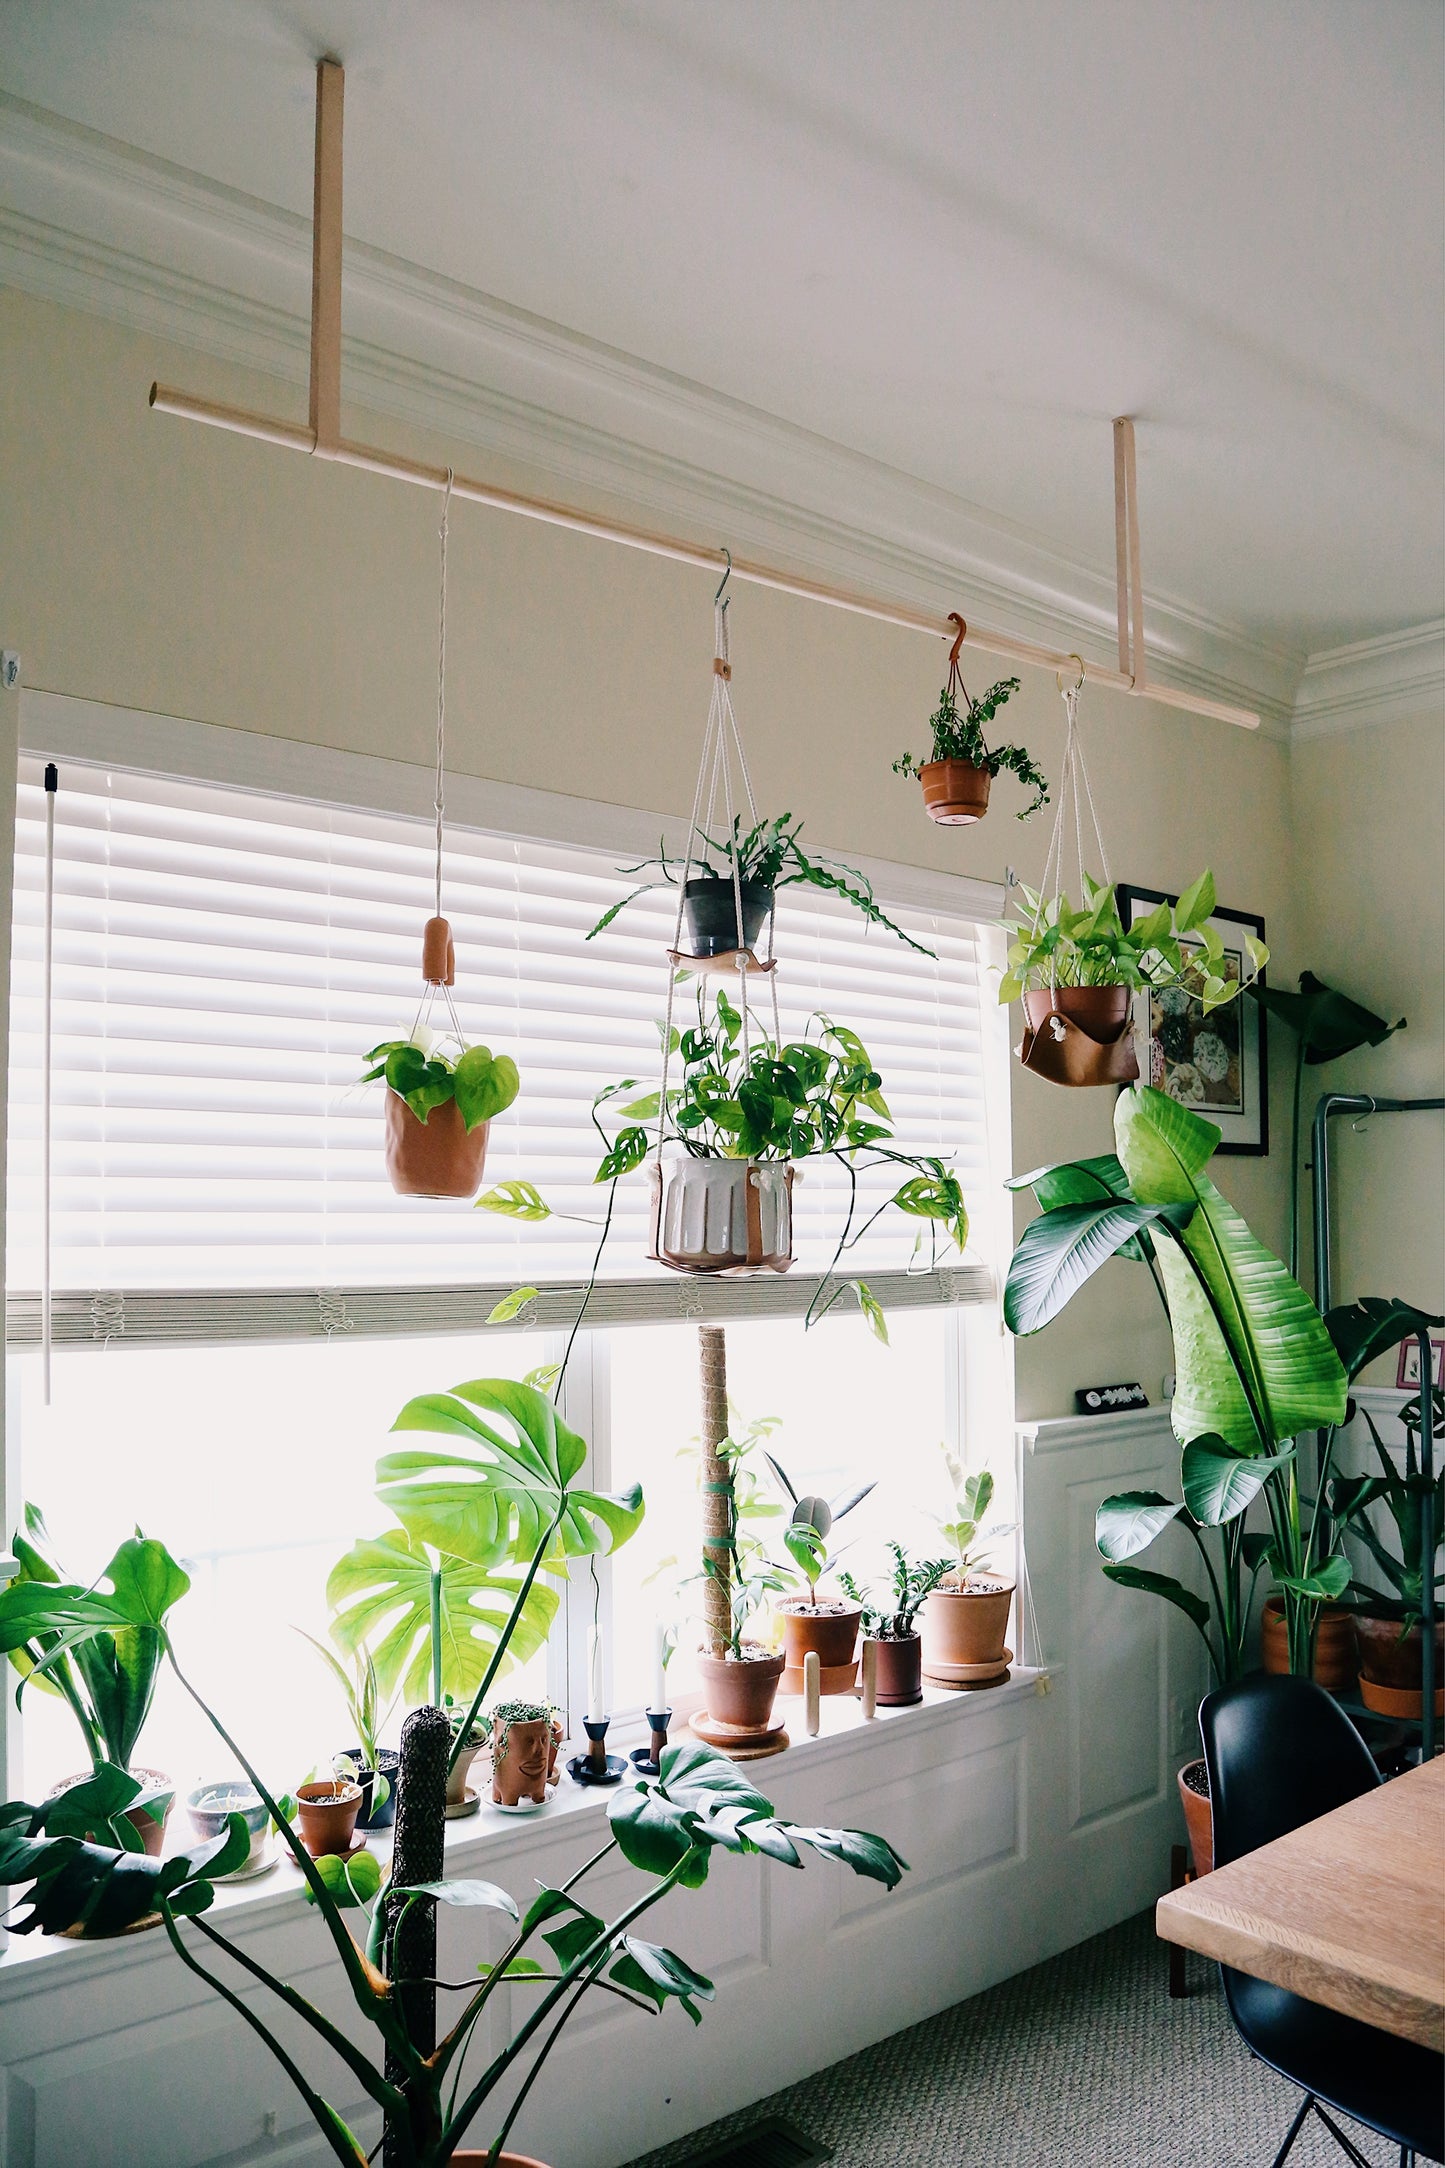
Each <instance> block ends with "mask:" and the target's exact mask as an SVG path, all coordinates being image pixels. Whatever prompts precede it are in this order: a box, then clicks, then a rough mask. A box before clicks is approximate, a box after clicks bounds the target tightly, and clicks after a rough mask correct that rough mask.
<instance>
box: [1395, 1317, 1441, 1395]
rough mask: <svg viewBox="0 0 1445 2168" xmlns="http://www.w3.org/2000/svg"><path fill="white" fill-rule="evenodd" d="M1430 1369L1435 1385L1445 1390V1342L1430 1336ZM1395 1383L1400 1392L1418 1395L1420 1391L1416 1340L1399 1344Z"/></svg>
mask: <svg viewBox="0 0 1445 2168" xmlns="http://www.w3.org/2000/svg"><path fill="white" fill-rule="evenodd" d="M1430 1367H1431V1369H1432V1370H1433V1371H1434V1373H1435V1383H1436V1384H1437V1385H1438V1386H1440V1387H1442V1388H1445V1340H1437V1339H1436V1337H1435V1335H1434V1333H1433V1332H1432V1333H1431V1335H1430ZM1395 1383H1396V1385H1397V1386H1398V1387H1399V1389H1400V1391H1401V1392H1410V1393H1418V1392H1419V1390H1420V1343H1419V1341H1418V1340H1402V1341H1401V1342H1400V1360H1399V1362H1398V1363H1397V1364H1396V1365H1395Z"/></svg>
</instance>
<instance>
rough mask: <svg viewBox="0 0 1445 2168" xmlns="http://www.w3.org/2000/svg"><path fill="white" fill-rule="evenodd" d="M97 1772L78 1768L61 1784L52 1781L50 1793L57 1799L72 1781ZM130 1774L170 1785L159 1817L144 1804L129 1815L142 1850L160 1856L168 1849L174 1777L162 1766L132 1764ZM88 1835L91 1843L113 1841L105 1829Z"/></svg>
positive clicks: (149, 1782)
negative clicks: (156, 1767) (136, 1765)
mask: <svg viewBox="0 0 1445 2168" xmlns="http://www.w3.org/2000/svg"><path fill="white" fill-rule="evenodd" d="M94 1774H95V1771H94V1770H93V1769H77V1770H76V1772H75V1775H74V1776H73V1777H64V1778H62V1779H61V1781H60V1783H59V1784H56V1785H53V1786H52V1788H51V1790H50V1792H49V1794H48V1795H47V1796H48V1797H49V1798H51V1799H57V1798H59V1796H60V1794H61V1793H62V1792H68V1791H69V1790H70V1787H71V1786H72V1784H86V1783H88V1782H89V1781H90V1779H91V1777H92V1776H94ZM130 1774H131V1775H132V1776H133V1777H135V1778H136V1779H137V1780H138V1781H139V1782H140V1783H142V1784H146V1785H157V1786H168V1787H170V1788H171V1796H170V1798H169V1799H168V1800H167V1801H166V1804H165V1811H164V1812H163V1814H162V1815H161V1818H160V1820H159V1821H157V1820H156V1818H155V1816H154V1815H153V1814H148V1813H147V1812H146V1810H145V1808H144V1807H132V1808H131V1810H130V1812H129V1813H128V1814H127V1816H126V1820H127V1821H128V1822H129V1823H130V1825H131V1828H132V1829H136V1830H139V1832H140V1841H141V1849H142V1851H144V1852H146V1853H148V1854H149V1856H150V1857H151V1858H152V1859H159V1858H160V1856H161V1853H162V1852H163V1851H164V1850H165V1843H166V1825H167V1823H168V1822H169V1821H170V1818H171V1809H172V1807H173V1806H174V1805H175V1803H176V1799H175V1790H174V1787H173V1786H171V1780H170V1778H169V1777H168V1776H167V1775H166V1773H165V1771H164V1770H163V1769H140V1768H136V1767H132V1769H131V1772H130ZM86 1836H87V1838H88V1839H89V1840H90V1842H91V1843H92V1844H110V1843H111V1842H112V1841H113V1840H112V1839H111V1838H110V1837H108V1836H106V1835H104V1834H103V1833H102V1832H100V1831H97V1830H93V1829H90V1830H87V1831H86Z"/></svg>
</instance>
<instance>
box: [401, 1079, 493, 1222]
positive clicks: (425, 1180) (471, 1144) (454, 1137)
mask: <svg viewBox="0 0 1445 2168" xmlns="http://www.w3.org/2000/svg"><path fill="white" fill-rule="evenodd" d="M491 1126H492V1125H491V1123H490V1122H478V1124H477V1126H476V1128H475V1129H473V1130H470V1131H469V1130H468V1128H467V1125H466V1123H465V1122H464V1121H463V1120H462V1115H461V1109H460V1107H459V1106H458V1105H457V1103H456V1101H455V1099H448V1100H447V1101H446V1103H445V1105H443V1106H439V1107H433V1108H432V1110H431V1112H430V1113H429V1114H428V1116H427V1118H426V1120H425V1121H424V1122H423V1121H419V1120H418V1119H417V1117H416V1115H415V1114H413V1113H412V1111H411V1108H410V1107H409V1106H408V1105H407V1103H406V1101H405V1100H404V1099H403V1098H402V1097H401V1096H400V1094H399V1093H397V1092H394V1091H388V1092H387V1095H386V1171H387V1174H388V1175H389V1176H390V1178H391V1186H392V1188H393V1189H394V1190H395V1191H396V1193H397V1195H398V1196H399V1197H475V1195H476V1194H477V1191H478V1190H479V1189H480V1188H481V1186H482V1171H483V1169H484V1168H485V1166H486V1163H487V1135H488V1132H489V1131H490V1129H491Z"/></svg>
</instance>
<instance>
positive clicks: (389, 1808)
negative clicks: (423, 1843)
mask: <svg viewBox="0 0 1445 2168" xmlns="http://www.w3.org/2000/svg"><path fill="white" fill-rule="evenodd" d="M296 1630H297V1632H298V1633H300V1634H301V1638H302V1640H303V1641H309V1642H310V1644H311V1646H312V1648H313V1649H315V1651H316V1653H317V1655H318V1656H319V1657H320V1658H321V1661H322V1662H323V1663H324V1664H325V1666H326V1668H327V1670H328V1671H329V1672H330V1673H331V1675H332V1677H333V1678H334V1679H335V1681H336V1683H337V1685H338V1686H339V1687H340V1688H341V1692H342V1696H343V1698H344V1700H345V1702H346V1706H347V1709H348V1711H349V1712H350V1716H351V1727H352V1730H353V1731H354V1732H355V1734H356V1742H357V1743H356V1744H355V1745H354V1746H347V1747H343V1748H342V1749H341V1752H340V1754H338V1755H337V1756H335V1757H334V1760H335V1765H336V1766H337V1767H338V1769H339V1768H340V1765H341V1764H343V1763H344V1764H345V1765H346V1768H347V1770H348V1771H349V1772H350V1774H351V1775H353V1776H354V1777H355V1779H356V1782H357V1783H358V1784H359V1785H360V1787H361V1808H360V1812H359V1813H358V1815H357V1817H356V1826H357V1828H358V1829H390V1827H391V1825H392V1823H393V1822H394V1821H395V1819H396V1795H395V1784H396V1769H397V1762H398V1760H399V1756H398V1755H397V1753H396V1752H395V1750H394V1749H393V1748H392V1747H389V1746H383V1745H382V1744H381V1738H380V1735H381V1732H382V1729H383V1728H384V1726H385V1725H386V1724H387V1722H388V1721H389V1719H390V1717H391V1712H392V1710H393V1709H394V1708H395V1707H396V1695H395V1694H394V1693H393V1694H392V1696H391V1698H390V1700H389V1701H388V1702H387V1705H386V1707H385V1709H382V1708H381V1689H380V1686H379V1684H378V1681H377V1676H376V1664H375V1661H374V1660H373V1658H372V1654H371V1650H370V1649H369V1648H368V1647H367V1645H366V1643H365V1642H364V1641H362V1642H359V1643H358V1644H357V1645H356V1647H355V1648H354V1649H348V1650H344V1651H343V1654H346V1655H348V1656H349V1657H350V1659H351V1670H350V1671H348V1670H347V1668H346V1666H345V1664H343V1663H342V1662H341V1661H340V1659H339V1658H338V1657H337V1656H336V1654H335V1653H334V1651H333V1650H331V1649H329V1648H327V1646H326V1644H325V1642H324V1641H318V1640H317V1639H316V1636H315V1635H314V1634H308V1633H306V1632H304V1631H303V1629H302V1628H300V1627H298V1628H297V1629H296Z"/></svg>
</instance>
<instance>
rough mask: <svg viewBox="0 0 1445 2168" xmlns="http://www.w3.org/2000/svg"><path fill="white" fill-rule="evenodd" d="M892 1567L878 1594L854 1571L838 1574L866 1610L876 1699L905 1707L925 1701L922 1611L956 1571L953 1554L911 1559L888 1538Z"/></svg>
mask: <svg viewBox="0 0 1445 2168" xmlns="http://www.w3.org/2000/svg"><path fill="white" fill-rule="evenodd" d="M888 1549H889V1551H890V1553H891V1554H892V1560H893V1564H892V1570H891V1572H890V1574H889V1577H888V1580H887V1582H886V1583H884V1584H882V1585H881V1586H880V1587H879V1588H878V1590H877V1592H876V1593H870V1591H869V1590H867V1589H863V1588H860V1587H859V1586H858V1584H857V1582H856V1581H854V1579H853V1578H852V1576H851V1575H850V1574H847V1573H841V1574H840V1575H839V1576H838V1578H839V1580H840V1581H841V1583H842V1585H843V1587H844V1588H845V1589H846V1590H847V1592H848V1594H849V1595H850V1596H852V1597H853V1598H854V1599H855V1600H856V1601H857V1602H858V1603H859V1604H860V1605H861V1606H862V1608H863V1634H864V1638H865V1640H868V1641H871V1642H873V1644H874V1645H875V1647H876V1649H877V1652H878V1653H877V1667H878V1668H877V1671H876V1673H875V1679H874V1685H875V1697H876V1699H877V1702H878V1705H879V1707H880V1708H884V1709H905V1708H908V1707H909V1706H910V1705H911V1704H912V1703H913V1702H916V1701H922V1699H923V1639H922V1636H921V1635H920V1633H919V1632H918V1614H919V1611H920V1610H921V1608H922V1606H923V1604H924V1603H925V1602H926V1601H927V1599H928V1597H929V1596H930V1595H932V1593H933V1591H934V1590H935V1589H936V1588H937V1587H938V1586H939V1584H940V1583H941V1582H942V1581H943V1580H944V1578H945V1577H946V1575H947V1574H948V1573H949V1572H950V1571H951V1570H952V1567H953V1561H952V1559H949V1558H928V1559H920V1560H918V1561H916V1562H914V1561H910V1559H909V1558H908V1556H907V1554H906V1552H905V1551H904V1549H903V1546H902V1544H900V1543H896V1542H893V1541H892V1540H890V1541H889V1544H888Z"/></svg>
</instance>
